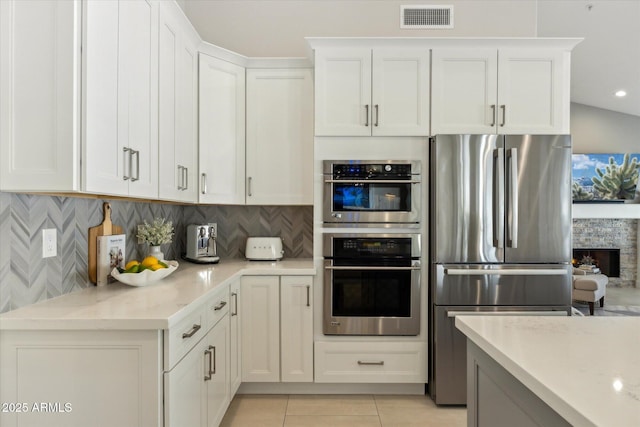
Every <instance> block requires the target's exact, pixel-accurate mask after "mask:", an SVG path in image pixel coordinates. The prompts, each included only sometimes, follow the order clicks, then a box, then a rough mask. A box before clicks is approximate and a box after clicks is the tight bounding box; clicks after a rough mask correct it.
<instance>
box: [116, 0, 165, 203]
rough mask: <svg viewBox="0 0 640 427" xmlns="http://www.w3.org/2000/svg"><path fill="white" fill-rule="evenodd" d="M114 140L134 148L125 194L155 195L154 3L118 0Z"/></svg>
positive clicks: (155, 40)
mask: <svg viewBox="0 0 640 427" xmlns="http://www.w3.org/2000/svg"><path fill="white" fill-rule="evenodd" d="M119 8H120V15H119V20H118V26H119V38H118V59H119V64H118V140H119V141H122V145H123V146H124V147H129V148H130V149H132V150H134V152H133V155H132V156H131V158H130V161H131V169H130V170H131V178H130V180H129V195H130V196H136V197H152V198H157V197H158V3H157V1H150V0H144V1H120V2H119Z"/></svg>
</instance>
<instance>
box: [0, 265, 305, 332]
mask: <svg viewBox="0 0 640 427" xmlns="http://www.w3.org/2000/svg"><path fill="white" fill-rule="evenodd" d="M315 273H316V270H315V268H314V265H313V260H312V259H293V258H292V259H286V260H281V261H275V262H273V261H245V260H242V259H222V260H221V261H220V263H219V264H192V263H189V262H187V261H181V262H180V266H179V267H178V270H176V271H175V272H174V273H173V274H172V275H170V276H168V277H166V278H164V279H162V280H160V281H158V282H155V283H152V284H150V285H148V286H144V287H131V286H127V285H125V284H122V283H111V284H109V285H106V286H99V287H96V286H90V287H88V288H84V289H82V290H79V291H76V292H72V293H69V294H66V295H62V296H59V297H55V298H52V299H48V300H45V301H42V302H38V303H36V304H31V305H28V306H25V307H22V308H19V309H16V310H13V311H9V312H6V313H3V314H0V330H29V329H38V330H43V329H59V330H82V329H85V330H86V329H113V330H132V329H168V328H169V327H171V326H172V325H174V324H175V323H177V322H179V321H180V320H181V319H183V318H184V317H185V316H186V315H187V314H188V312H189V310H185V309H184V308H185V307H187V306H189V305H191V304H199V303H200V302H203V301H205V300H206V297H207V294H209V292H211V291H213V290H214V289H215V288H216V287H219V286H221V285H224V284H227V283H230V282H231V281H233V280H235V279H237V278H239V277H240V276H243V275H282V276H283V275H306V276H308V275H315Z"/></svg>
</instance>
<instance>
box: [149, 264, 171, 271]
mask: <svg viewBox="0 0 640 427" xmlns="http://www.w3.org/2000/svg"><path fill="white" fill-rule="evenodd" d="M149 268H150V269H151V270H153V271H156V270H160V269H162V268H167V267H164V266H163V265H162V264H153V265H152V266H151V267H149Z"/></svg>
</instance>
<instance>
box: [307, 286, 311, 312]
mask: <svg viewBox="0 0 640 427" xmlns="http://www.w3.org/2000/svg"><path fill="white" fill-rule="evenodd" d="M310 291H311V286H310V285H307V307H311V304H310V302H309V293H310Z"/></svg>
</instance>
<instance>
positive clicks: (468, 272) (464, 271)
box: [444, 268, 568, 276]
mask: <svg viewBox="0 0 640 427" xmlns="http://www.w3.org/2000/svg"><path fill="white" fill-rule="evenodd" d="M444 274H446V275H448V276H565V275H567V274H568V273H567V269H566V268H539V269H535V268H511V269H508V270H507V269H504V270H483V269H470V268H445V269H444Z"/></svg>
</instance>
